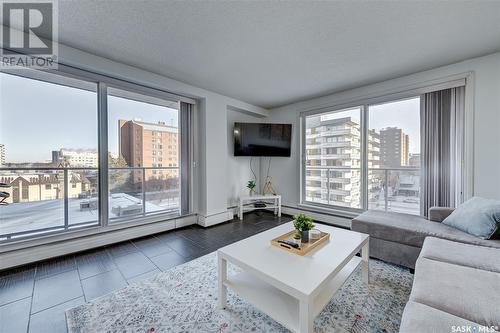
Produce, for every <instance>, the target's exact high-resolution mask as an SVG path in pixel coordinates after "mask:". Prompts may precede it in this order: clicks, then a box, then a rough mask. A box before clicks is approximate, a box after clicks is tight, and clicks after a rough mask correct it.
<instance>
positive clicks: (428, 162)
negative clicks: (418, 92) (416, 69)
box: [420, 86, 465, 216]
mask: <svg viewBox="0 0 500 333" xmlns="http://www.w3.org/2000/svg"><path fill="white" fill-rule="evenodd" d="M464 117H465V87H463V86H462V87H457V88H451V89H445V90H440V91H435V92H431V93H427V94H423V95H422V96H421V98H420V128H421V147H420V149H421V159H420V160H421V195H420V202H421V204H420V208H421V214H422V215H423V216H427V213H428V211H429V208H430V207H433V206H446V207H456V206H457V205H458V204H460V203H461V202H462V183H463V179H462V178H463V176H462V172H461V170H462V162H463V147H464V144H463V142H464V141H463V134H464V119H465V118H464Z"/></svg>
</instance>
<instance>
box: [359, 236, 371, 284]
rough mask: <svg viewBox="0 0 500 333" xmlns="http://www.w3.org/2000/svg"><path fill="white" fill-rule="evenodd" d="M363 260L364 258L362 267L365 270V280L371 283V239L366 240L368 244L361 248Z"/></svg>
mask: <svg viewBox="0 0 500 333" xmlns="http://www.w3.org/2000/svg"><path fill="white" fill-rule="evenodd" d="M361 260H362V263H361V265H362V267H361V269H362V271H363V282H364V283H366V284H368V283H370V267H369V260H370V243H369V241H366V244H365V245H364V246H363V248H362V249H361Z"/></svg>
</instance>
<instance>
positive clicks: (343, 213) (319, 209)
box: [297, 203, 363, 219]
mask: <svg viewBox="0 0 500 333" xmlns="http://www.w3.org/2000/svg"><path fill="white" fill-rule="evenodd" d="M297 206H298V207H299V208H303V209H304V210H308V211H311V212H314V213H320V214H326V215H332V216H336V217H342V218H347V219H353V218H355V217H356V216H358V215H359V214H361V213H363V210H362V209H360V210H356V211H352V210H343V209H335V208H329V207H325V206H320V205H315V204H311V203H300V204H298V205H297Z"/></svg>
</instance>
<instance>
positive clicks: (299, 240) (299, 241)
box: [293, 238, 302, 245]
mask: <svg viewBox="0 0 500 333" xmlns="http://www.w3.org/2000/svg"><path fill="white" fill-rule="evenodd" d="M293 242H294V243H295V244H297V245H300V243H302V240H301V239H300V238H299V239H297V238H294V239H293Z"/></svg>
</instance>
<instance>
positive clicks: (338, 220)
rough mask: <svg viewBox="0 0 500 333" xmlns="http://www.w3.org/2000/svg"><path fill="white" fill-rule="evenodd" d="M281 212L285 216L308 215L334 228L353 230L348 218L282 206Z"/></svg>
mask: <svg viewBox="0 0 500 333" xmlns="http://www.w3.org/2000/svg"><path fill="white" fill-rule="evenodd" d="M281 211H282V213H283V214H287V215H296V214H300V213H303V214H306V215H309V216H310V217H312V219H313V220H316V221H320V222H324V223H327V224H331V225H334V226H339V227H344V228H349V229H350V228H351V218H347V217H340V216H334V215H328V214H322V213H319V212H313V211H310V210H305V209H301V208H295V207H286V206H282V207H281Z"/></svg>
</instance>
